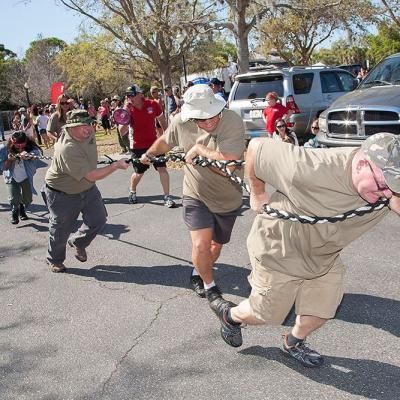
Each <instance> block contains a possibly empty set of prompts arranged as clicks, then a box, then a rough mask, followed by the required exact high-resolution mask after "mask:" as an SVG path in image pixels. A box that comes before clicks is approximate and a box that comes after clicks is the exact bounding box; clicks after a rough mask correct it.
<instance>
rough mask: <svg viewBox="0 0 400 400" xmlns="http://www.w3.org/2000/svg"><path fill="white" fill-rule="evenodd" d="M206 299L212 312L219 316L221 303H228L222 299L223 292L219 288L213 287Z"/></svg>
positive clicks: (207, 291) (208, 291)
mask: <svg viewBox="0 0 400 400" xmlns="http://www.w3.org/2000/svg"><path fill="white" fill-rule="evenodd" d="M206 297H207V300H208V304H209V306H210V307H211V310H213V311H214V312H215V314H217V308H218V306H219V305H220V303H227V301H226V300H225V299H224V298H223V297H222V292H221V291H220V290H219V287H218V286H213V287H212V288H210V289H208V290H206Z"/></svg>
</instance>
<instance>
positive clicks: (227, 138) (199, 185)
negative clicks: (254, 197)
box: [165, 110, 246, 213]
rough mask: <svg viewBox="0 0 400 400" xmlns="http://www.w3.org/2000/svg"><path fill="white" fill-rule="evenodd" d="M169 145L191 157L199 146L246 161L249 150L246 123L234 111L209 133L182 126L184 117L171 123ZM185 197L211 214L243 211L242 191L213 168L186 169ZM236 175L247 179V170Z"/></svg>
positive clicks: (224, 115)
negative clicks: (246, 142)
mask: <svg viewBox="0 0 400 400" xmlns="http://www.w3.org/2000/svg"><path fill="white" fill-rule="evenodd" d="M165 138H166V142H167V143H168V144H169V145H170V146H172V147H175V146H179V147H181V148H183V150H184V152H185V153H187V152H188V151H189V150H190V148H191V147H193V146H194V145H195V144H196V143H200V144H203V145H205V146H206V147H207V148H209V149H212V150H216V151H219V152H222V153H231V154H234V155H235V157H236V159H238V160H239V159H243V153H244V150H245V147H246V145H245V138H244V125H243V121H242V119H241V118H240V117H239V116H238V115H237V114H236V113H235V112H233V111H230V110H224V111H223V112H222V117H221V119H220V121H219V123H218V125H217V127H216V129H215V130H214V131H213V132H211V133H208V132H206V131H204V130H203V129H201V128H199V127H198V126H197V125H196V124H195V123H194V122H191V121H188V122H182V119H181V116H180V114H177V115H176V116H175V117H174V118H173V119H172V121H171V124H170V125H169V127H168V129H167V131H166V133H165ZM184 172H185V177H184V181H183V195H184V196H189V197H192V198H194V199H198V200H200V201H202V202H203V203H205V204H206V206H207V207H208V208H209V209H210V211H211V212H214V213H225V212H229V211H233V210H235V209H237V208H239V207H240V206H241V204H242V189H241V187H240V186H239V185H238V184H236V183H234V182H232V181H231V180H229V178H226V177H225V176H222V175H219V174H217V173H216V172H214V171H213V170H212V169H211V168H209V167H201V166H193V165H190V164H187V165H185V167H184ZM235 174H236V175H237V176H239V177H241V178H243V176H244V171H243V168H237V169H236V170H235Z"/></svg>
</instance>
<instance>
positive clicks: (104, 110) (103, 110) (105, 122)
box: [98, 100, 111, 135]
mask: <svg viewBox="0 0 400 400" xmlns="http://www.w3.org/2000/svg"><path fill="white" fill-rule="evenodd" d="M98 111H99V114H100V117H101V126H102V127H103V129H104V131H105V134H106V135H107V134H109V135H111V124H110V107H109V106H108V104H107V102H106V101H105V100H101V101H100V107H99V109H98Z"/></svg>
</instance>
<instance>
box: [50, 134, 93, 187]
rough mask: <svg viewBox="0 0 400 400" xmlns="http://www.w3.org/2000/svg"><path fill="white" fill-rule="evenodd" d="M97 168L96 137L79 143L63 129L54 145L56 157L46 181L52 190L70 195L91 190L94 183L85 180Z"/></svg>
mask: <svg viewBox="0 0 400 400" xmlns="http://www.w3.org/2000/svg"><path fill="white" fill-rule="evenodd" d="M96 168H97V146H96V136H95V134H94V133H93V135H92V136H90V137H89V138H88V139H86V140H84V141H83V142H79V141H77V140H75V139H73V138H72V137H71V136H70V135H69V134H68V130H67V129H63V130H62V133H61V136H60V138H59V139H58V141H57V143H56V144H55V145H54V156H53V160H52V162H51V165H50V168H49V169H48V170H47V173H46V177H45V181H46V184H47V185H49V186H50V187H51V188H53V189H56V190H60V191H61V192H65V193H68V194H76V193H81V192H84V191H86V190H88V189H90V188H91V187H92V186H93V185H94V182H90V181H88V180H87V179H85V176H86V174H87V173H88V172H90V171H92V170H94V169H96Z"/></svg>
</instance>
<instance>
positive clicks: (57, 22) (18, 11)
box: [0, 0, 82, 57]
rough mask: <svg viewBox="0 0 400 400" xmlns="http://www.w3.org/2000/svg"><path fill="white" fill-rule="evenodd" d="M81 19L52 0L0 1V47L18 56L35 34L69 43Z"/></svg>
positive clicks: (73, 37) (74, 35) (35, 36)
mask: <svg viewBox="0 0 400 400" xmlns="http://www.w3.org/2000/svg"><path fill="white" fill-rule="evenodd" d="M81 22H82V17H81V16H79V15H77V14H76V13H74V12H73V11H72V10H69V9H67V8H66V7H65V6H64V5H62V4H61V3H60V2H57V1H56V0H0V44H4V46H5V48H6V49H9V50H12V51H13V52H14V53H16V54H17V56H18V57H22V56H23V55H24V54H25V51H26V50H27V49H28V48H29V44H30V43H31V42H32V41H33V40H36V39H37V38H38V35H40V34H41V35H42V36H43V38H46V37H56V38H58V39H62V40H64V41H65V42H67V43H72V42H73V41H74V39H75V38H76V37H77V36H78V35H79V25H80V23H81Z"/></svg>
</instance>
